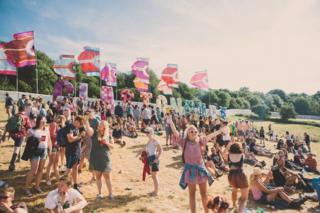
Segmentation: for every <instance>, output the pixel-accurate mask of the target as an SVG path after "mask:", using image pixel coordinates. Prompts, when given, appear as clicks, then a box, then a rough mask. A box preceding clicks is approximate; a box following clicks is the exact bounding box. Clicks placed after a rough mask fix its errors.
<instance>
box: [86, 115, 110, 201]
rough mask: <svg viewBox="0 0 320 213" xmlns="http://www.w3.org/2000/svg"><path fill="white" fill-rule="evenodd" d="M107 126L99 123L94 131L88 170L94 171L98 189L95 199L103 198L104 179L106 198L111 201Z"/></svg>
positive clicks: (103, 122)
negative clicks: (106, 189)
mask: <svg viewBox="0 0 320 213" xmlns="http://www.w3.org/2000/svg"><path fill="white" fill-rule="evenodd" d="M109 131H110V130H109V124H108V122H107V121H101V122H100V124H99V126H98V128H96V129H94V134H93V136H92V149H91V153H90V169H92V170H94V173H95V175H96V183H97V188H98V195H97V198H99V199H101V198H103V194H102V192H101V189H102V177H104V179H105V182H106V186H107V188H108V192H109V195H108V198H109V199H113V195H112V181H111V156H110V150H111V149H112V148H113V142H112V141H111V139H110V135H109Z"/></svg>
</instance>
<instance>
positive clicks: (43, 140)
mask: <svg viewBox="0 0 320 213" xmlns="http://www.w3.org/2000/svg"><path fill="white" fill-rule="evenodd" d="M29 134H30V135H33V136H34V137H36V138H38V139H39V145H38V148H41V149H47V148H48V141H49V139H50V135H49V130H48V128H45V129H44V130H40V129H36V130H34V129H30V130H29Z"/></svg>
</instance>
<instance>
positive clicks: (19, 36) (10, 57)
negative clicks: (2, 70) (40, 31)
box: [1, 31, 37, 68]
mask: <svg viewBox="0 0 320 213" xmlns="http://www.w3.org/2000/svg"><path fill="white" fill-rule="evenodd" d="M13 39H14V40H12V41H10V42H3V43H1V48H2V50H3V52H4V53H5V55H6V59H7V61H8V63H9V64H10V65H13V66H15V67H17V68H20V67H25V66H31V65H36V63H37V58H36V53H35V50H34V33H33V31H28V32H23V33H16V34H14V35H13Z"/></svg>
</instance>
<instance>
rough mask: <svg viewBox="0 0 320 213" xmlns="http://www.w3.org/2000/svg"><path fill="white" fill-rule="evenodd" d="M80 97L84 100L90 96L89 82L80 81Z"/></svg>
mask: <svg viewBox="0 0 320 213" xmlns="http://www.w3.org/2000/svg"><path fill="white" fill-rule="evenodd" d="M79 98H82V100H87V98H88V84H87V83H80V85H79Z"/></svg>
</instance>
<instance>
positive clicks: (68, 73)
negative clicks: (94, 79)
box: [52, 55, 76, 80]
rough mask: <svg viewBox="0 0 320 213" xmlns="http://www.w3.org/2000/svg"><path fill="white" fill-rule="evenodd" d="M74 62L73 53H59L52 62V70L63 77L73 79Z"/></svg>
mask: <svg viewBox="0 0 320 213" xmlns="http://www.w3.org/2000/svg"><path fill="white" fill-rule="evenodd" d="M74 63H75V58H74V55H61V56H60V57H59V59H58V60H56V61H55V62H54V65H53V67H52V68H53V70H54V71H55V73H57V74H58V75H60V76H62V78H63V79H68V80H75V79H76V72H75V71H74V69H73V66H74Z"/></svg>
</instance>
